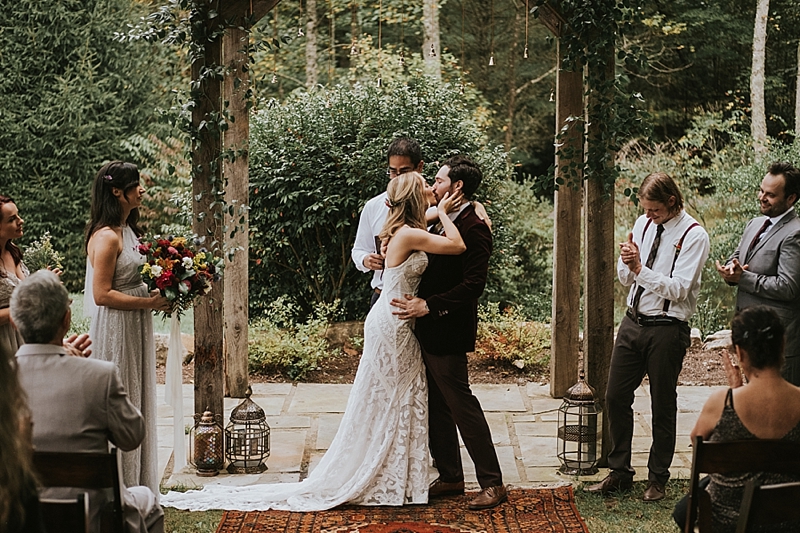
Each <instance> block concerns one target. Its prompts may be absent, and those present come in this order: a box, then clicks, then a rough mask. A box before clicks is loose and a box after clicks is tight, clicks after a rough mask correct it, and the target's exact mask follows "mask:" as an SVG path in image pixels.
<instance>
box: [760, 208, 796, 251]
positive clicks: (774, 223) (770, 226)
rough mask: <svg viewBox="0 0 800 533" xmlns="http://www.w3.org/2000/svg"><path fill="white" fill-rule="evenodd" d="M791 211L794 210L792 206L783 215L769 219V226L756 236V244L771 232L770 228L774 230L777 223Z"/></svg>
mask: <svg viewBox="0 0 800 533" xmlns="http://www.w3.org/2000/svg"><path fill="white" fill-rule="evenodd" d="M793 209H794V206H792V207H790V208H789V209H787V210H786V211H784V212H783V214H781V215H778V216H776V217H769V221H770V222H771V224H770V225H769V226H767V229H765V230H764V231H763V232H762V233H761V235H759V236H758V241H756V242H761V239H763V238H764V237H765V236H766V235H767V233H769V232H770V231H772V228H774V227H775V226H776V225H777V224H778V222H780V221H781V219H782V218H783V217H785V216H786V215H788V214H789V212H791V211H792V210H793Z"/></svg>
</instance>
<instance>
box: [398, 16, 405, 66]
mask: <svg viewBox="0 0 800 533" xmlns="http://www.w3.org/2000/svg"><path fill="white" fill-rule="evenodd" d="M405 48H406V1H405V0H403V1H402V2H400V59H399V60H398V63H399V64H400V68H404V67H405V66H406V56H405Z"/></svg>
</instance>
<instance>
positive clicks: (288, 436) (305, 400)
mask: <svg viewBox="0 0 800 533" xmlns="http://www.w3.org/2000/svg"><path fill="white" fill-rule="evenodd" d="M350 387H351V386H350V385H330V384H310V383H299V384H290V383H258V384H254V385H253V396H252V400H253V401H255V402H256V403H257V404H258V405H259V406H261V408H262V409H264V412H265V413H266V415H267V423H268V424H269V426H270V429H271V454H270V457H269V459H268V460H267V466H268V469H267V471H266V472H264V473H263V474H253V475H229V474H227V473H220V475H218V476H215V477H211V478H208V477H199V476H197V475H195V474H194V470H193V469H192V467H191V466H188V467H187V468H184V469H182V470H181V471H179V472H173V468H172V464H171V461H170V459H171V455H172V408H171V407H170V406H168V405H166V404H164V403H163V402H164V400H163V397H164V386H163V385H159V386H158V394H159V408H158V444H159V457H158V466H159V472H160V473H161V474H162V483H163V485H164V486H165V487H168V488H169V487H187V488H200V487H202V486H203V485H205V484H212V483H213V484H225V485H249V484H256V483H275V482H292V481H299V480H300V479H303V478H305V477H306V475H307V474H308V472H310V471H311V470H313V469H314V466H315V465H316V464H317V462H318V461H319V459H320V457H322V455H323V454H324V453H325V450H326V449H327V448H328V446H329V445H330V443H331V441H332V440H333V436H334V435H335V434H336V430H337V428H338V426H339V422H340V420H341V417H342V412H343V411H344V408H345V405H346V403H347V396H348V394H349V392H350ZM717 388H719V387H678V410H679V412H678V439H677V444H676V450H675V451H676V453H675V458H674V459H673V461H672V468H671V473H672V476H673V477H675V478H687V477H688V476H689V472H690V469H691V463H692V452H691V448H690V447H689V432H690V431H691V429H692V427H693V426H694V422H695V420H696V419H697V416H698V414H699V413H700V409H701V408H702V406H703V403H705V400H706V398H708V396H709V395H710V394H711V392H712V391H714V390H716V389H717ZM473 391H474V392H475V395H476V396H477V397H478V399H479V400H480V401H481V405H482V406H483V409H484V411H485V412H486V418H487V420H488V422H489V426H490V427H491V430H492V437H493V440H494V443H495V447H496V449H497V455H498V457H499V459H500V465H501V467H502V470H503V476H504V480H505V482H506V483H509V484H512V485H515V486H518V487H531V486H537V485H542V484H553V483H569V482H573V481H575V480H577V479H580V480H583V481H588V480H595V479H601V478H602V477H603V476H605V474H606V470H605V469H601V471H600V473H598V474H597V475H594V476H583V477H581V478H575V477H572V476H563V475H560V474H559V473H558V472H557V470H558V466H559V462H558V459H557V457H556V447H557V440H556V427H557V425H558V413H557V409H558V407H559V406H560V405H561V400H560V399H553V398H551V397H550V394H549V386H548V385H539V384H537V383H528V384H527V385H523V386H518V385H474V386H473ZM192 394H193V386H192V385H184V386H183V397H184V408H183V409H184V413H191V412H192V411H193V409H194V401H193V399H192ZM240 401H241V400H240V399H232V398H226V399H225V416H224V420H225V423H227V421H228V420H229V417H230V412H231V410H232V409H233V408H234V407H235V406H236V405H238V404H239V402H240ZM634 416H635V425H634V438H633V461H632V463H633V466H634V468H636V469H637V472H636V479H637V480H639V479H646V478H647V469H646V464H647V455H648V451H649V449H650V442H651V441H650V438H651V429H650V423H651V417H650V395H649V389H648V388H647V387H645V386H643V387H640V388H639V389H637V391H636V399H635V401H634ZM192 423H193V421H192V418H191V416H186V417H185V424H186V425H187V426H189V425H190V424H192ZM461 451H462V456H463V459H464V468H465V475H466V481H467V488H468V489H477V488H478V484H477V481H476V479H475V471H474V467H473V465H472V461H471V460H470V459H469V456H468V455H467V454H466V451H465V450H464V448H463V446H462V448H461ZM433 472H435V471H433V470H432V473H433Z"/></svg>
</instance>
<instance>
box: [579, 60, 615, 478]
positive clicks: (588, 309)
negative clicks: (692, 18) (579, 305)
mask: <svg viewBox="0 0 800 533" xmlns="http://www.w3.org/2000/svg"><path fill="white" fill-rule="evenodd" d="M614 67H615V60H614V50H613V49H611V50H609V51H608V52H607V53H606V63H605V67H602V68H599V69H598V70H597V71H595V72H592V73H591V74H592V77H593V78H594V79H596V80H598V82H599V83H600V86H599V87H597V88H594V89H593V90H592V91H589V97H588V98H589V104H590V105H589V106H587V107H588V114H587V124H588V138H589V141H588V142H589V145H590V146H591V145H598V144H599V143H600V142H601V135H600V130H601V129H602V128H603V127H604V125H603V123H602V121H601V120H599V119H598V117H594V116H592V114H591V102H592V98H598V99H601V100H604V101H605V102H606V103H607V102H612V101H613V98H614V84H613V81H614ZM601 91H602V93H601ZM604 154H605V160H604V166H605V167H606V169H611V168H613V166H614V157H615V155H616V154H615V153H614V152H611V151H608V150H604ZM585 188H586V200H585V204H584V221H585V225H584V236H585V237H584V239H585V241H584V252H583V258H584V261H585V264H586V268H584V269H583V270H584V278H583V279H584V283H583V287H584V308H583V309H584V312H583V354H584V368H585V369H586V381H587V382H588V383H589V384H590V385H591V386H592V387H594V390H595V393H596V395H597V399H598V400H599V401H600V404H601V406H602V407H603V409H605V396H606V389H607V388H608V369H609V367H610V365H611V351H612V350H613V348H614V305H613V302H614V283H615V280H616V275H615V273H616V263H617V262H616V255H615V250H616V246H615V243H614V190H613V188H612V189H611V190H610V191H606V190H603V185H602V183H601V182H600V181H599V180H596V179H590V180H586V183H585ZM603 435H609V428H608V417H607V416H606V417H603ZM610 451H611V442H610V439H603V449H602V451H601V453H600V457H601V461H600V462H601V466H605V464H604V463H605V460H606V457H607V456H608V452H610Z"/></svg>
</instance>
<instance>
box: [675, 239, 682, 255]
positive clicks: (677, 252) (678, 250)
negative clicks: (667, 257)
mask: <svg viewBox="0 0 800 533" xmlns="http://www.w3.org/2000/svg"><path fill="white" fill-rule="evenodd" d="M680 253H681V243H680V241H678V242H676V243H675V255H676V256H677V255H679V254H680Z"/></svg>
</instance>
